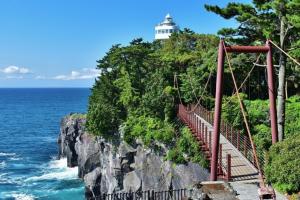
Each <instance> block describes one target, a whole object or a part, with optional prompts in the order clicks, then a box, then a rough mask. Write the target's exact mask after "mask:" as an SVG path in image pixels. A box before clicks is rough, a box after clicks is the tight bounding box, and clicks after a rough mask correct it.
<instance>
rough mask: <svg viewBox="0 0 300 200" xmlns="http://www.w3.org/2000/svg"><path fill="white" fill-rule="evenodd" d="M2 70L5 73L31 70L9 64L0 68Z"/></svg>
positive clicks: (22, 72) (19, 72)
mask: <svg viewBox="0 0 300 200" xmlns="http://www.w3.org/2000/svg"><path fill="white" fill-rule="evenodd" d="M0 72H2V73H4V74H28V73H30V70H29V69H28V68H25V67H17V66H13V65H11V66H8V67H5V68H2V69H0Z"/></svg>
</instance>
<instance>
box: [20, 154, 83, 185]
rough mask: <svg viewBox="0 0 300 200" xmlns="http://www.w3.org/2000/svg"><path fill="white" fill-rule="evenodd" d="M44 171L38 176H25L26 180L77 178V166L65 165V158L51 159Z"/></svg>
mask: <svg viewBox="0 0 300 200" xmlns="http://www.w3.org/2000/svg"><path fill="white" fill-rule="evenodd" d="M43 171H44V173H43V174H42V175H40V176H33V177H30V178H27V179H26V181H41V180H55V179H56V180H71V179H77V174H78V168H77V167H74V168H69V167H67V159H66V158H63V159H60V160H51V161H50V162H49V164H48V166H47V167H46V168H45V169H44V170H43Z"/></svg>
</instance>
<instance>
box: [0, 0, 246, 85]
mask: <svg viewBox="0 0 300 200" xmlns="http://www.w3.org/2000/svg"><path fill="white" fill-rule="evenodd" d="M228 2H229V1H227V0H188V1H186V0H42V1H40V0H26V1H23V0H1V1H0V87H91V86H92V85H93V83H94V79H95V76H97V73H98V72H97V70H95V67H96V60H98V59H100V58H101V57H102V56H103V55H104V54H105V52H106V51H107V50H108V49H109V48H110V47H111V45H113V44H117V43H120V44H128V42H130V41H131V40H132V39H133V38H137V37H142V38H144V39H145V40H147V41H152V40H153V38H154V26H155V25H156V24H157V23H159V22H160V21H162V20H163V18H164V16H165V15H166V14H167V13H170V14H171V15H172V16H173V17H174V20H175V21H176V22H177V24H178V25H179V26H180V27H181V28H185V27H187V28H190V29H192V30H194V31H195V32H198V33H216V32H217V31H218V30H219V29H220V28H222V27H231V26H235V23H234V21H226V20H224V19H222V18H220V17H219V16H216V15H215V14H213V13H209V12H207V11H206V10H205V9H204V4H218V5H220V6H224V5H226V4H227V3H228ZM237 2H250V1H248V0H241V1H237Z"/></svg>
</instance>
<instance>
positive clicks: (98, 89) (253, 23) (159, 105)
mask: <svg viewBox="0 0 300 200" xmlns="http://www.w3.org/2000/svg"><path fill="white" fill-rule="evenodd" d="M263 2H264V3H260V2H258V1H255V2H254V4H253V5H244V4H236V3H232V4H229V5H228V6H227V7H226V8H224V9H221V8H219V7H215V6H207V9H208V10H209V11H213V12H215V13H217V14H219V15H221V16H222V17H224V18H226V19H227V18H235V19H236V20H237V21H238V22H239V23H241V26H239V27H238V28H237V29H223V30H222V31H220V34H222V35H224V36H226V37H227V39H226V40H227V41H228V42H229V43H230V44H247V45H258V44H260V45H261V44H263V43H264V42H265V38H266V37H270V38H271V39H273V40H274V41H275V42H279V37H278V35H279V34H280V30H278V29H277V28H278V26H273V25H272V26H268V25H266V22H269V21H270V20H273V19H277V18H276V16H277V15H278V12H277V11H278V10H276V9H277V7H276V5H277V4H276V2H277V1H263ZM268 2H269V3H268ZM291 2H293V3H295V4H297V2H296V1H291ZM253 6H254V7H253ZM284 6H288V9H291V7H290V4H289V5H284ZM296 6H298V4H297V5H296ZM295 16H296V15H295V13H294V12H290V14H289V15H288V16H287V17H288V20H290V21H289V23H290V24H292V25H293V26H294V27H293V31H292V33H293V35H291V37H290V40H289V41H288V42H287V46H288V47H289V48H290V49H291V51H290V53H291V54H293V56H295V57H296V58H300V54H299V51H298V50H299V48H297V45H298V44H299V38H300V36H299V32H296V31H295V30H296V29H297V27H298V22H297V20H298V18H297V17H296V18H295ZM277 17H278V16H277ZM260 19H261V20H260ZM280 20H281V18H279V20H276V22H278V23H279V22H280ZM267 24H269V23H267ZM297 30H298V29H297ZM218 42H219V39H218V37H217V36H214V35H203V34H196V33H194V32H192V31H190V30H188V29H185V30H184V31H181V32H179V33H174V34H172V36H171V37H170V39H168V40H165V41H154V42H145V41H143V40H142V39H134V40H133V41H132V42H130V44H129V45H127V46H122V45H114V46H113V47H112V48H111V49H110V50H109V51H108V52H107V54H106V55H105V56H104V57H103V58H102V59H100V60H99V61H98V66H97V68H98V69H99V70H100V71H101V76H100V77H99V78H98V79H97V80H96V83H95V85H94V87H93V89H92V95H91V97H90V101H89V109H88V114H87V128H88V130H89V131H90V132H91V133H93V134H95V135H102V136H103V137H107V138H109V137H115V136H116V135H117V133H118V132H119V128H120V127H123V129H122V130H123V131H124V139H125V140H126V141H127V142H129V143H130V142H133V141H134V139H136V138H140V139H141V140H142V141H143V142H144V143H145V145H148V146H151V145H152V144H153V143H155V142H160V143H163V144H164V145H166V146H168V147H169V149H170V150H169V152H168V153H167V155H166V159H169V160H173V161H175V162H177V163H184V162H187V161H194V162H198V163H200V164H201V165H202V166H207V162H206V161H205V159H204V156H203V154H202V153H201V151H200V149H199V148H198V145H197V144H196V143H195V142H194V140H193V138H192V136H191V133H190V132H189V131H188V129H187V128H181V127H180V126H178V121H177V119H176V105H177V104H178V103H180V102H181V101H182V102H183V103H184V104H188V103H195V102H197V99H199V98H200V97H202V98H201V104H202V105H204V106H205V107H207V108H208V109H213V106H214V91H215V79H216V59H217V47H218ZM277 55H279V56H277ZM264 56H265V55H262V56H261V57H260V58H258V57H257V55H253V54H233V55H231V59H232V60H231V61H232V64H233V72H234V74H235V75H236V78H237V82H238V85H240V84H241V83H242V82H243V81H244V80H245V77H246V76H247V74H248V72H249V71H250V69H251V68H252V66H253V62H255V60H256V59H258V61H259V62H260V63H262V62H264V60H265V57H264ZM279 58H281V59H282V55H280V54H279V52H276V51H275V56H274V63H275V64H277V63H280V66H284V68H285V69H286V77H287V78H286V79H285V80H286V81H287V83H288V85H287V87H286V91H285V93H287V94H288V95H289V96H290V97H289V98H287V99H286V104H285V105H286V106H285V111H284V112H285V115H284V116H285V123H284V125H285V135H284V136H285V138H288V139H287V141H289V140H291V139H290V138H294V137H298V136H299V134H300V132H299V129H300V115H299V113H300V112H299V110H300V108H299V105H300V97H299V96H297V95H298V93H299V79H298V77H300V70H299V68H297V67H296V66H295V65H294V64H293V63H292V62H290V61H286V63H282V61H281V60H280V59H279ZM209 77H210V81H209V82H207V80H208V78H209ZM175 78H176V79H177V80H178V86H179V88H177V87H176V84H175V82H176V81H174V79H175ZM276 81H279V82H281V81H282V80H281V77H280V76H278V78H277V80H276ZM206 83H207V87H206V88H205V85H206ZM224 84H225V85H224V95H225V98H224V99H225V100H224V104H223V108H222V112H223V113H222V114H223V118H224V119H225V120H226V121H228V122H230V123H231V124H233V126H234V127H236V128H238V129H241V130H243V129H244V124H243V121H242V117H241V113H240V110H239V106H238V102H237V99H236V97H235V96H232V94H233V92H234V88H233V84H232V79H231V75H230V73H229V71H228V68H227V66H225V74H224ZM240 92H241V93H242V95H241V96H242V98H243V103H244V105H245V107H246V110H247V115H248V119H249V121H250V125H251V130H252V134H253V136H254V140H255V144H256V146H257V148H258V149H259V151H260V152H264V153H262V155H259V156H264V155H265V154H266V153H267V151H268V150H269V148H270V146H271V134H270V128H269V127H270V124H269V123H270V122H269V108H268V107H269V106H268V100H267V98H268V96H267V81H266V73H265V68H264V67H255V68H254V69H253V71H252V73H251V76H250V78H249V79H248V80H247V81H246V83H245V84H244V86H243V87H242V88H241V90H240ZM179 96H180V97H179ZM228 101H229V103H227V102H228ZM281 103H282V102H281ZM281 131H282V130H281ZM280 145H283V146H284V147H286V148H287V149H288V148H294V146H293V144H290V143H289V142H284V144H281V143H279V144H278V146H280ZM275 148H276V147H272V148H271V150H270V153H268V154H267V155H268V161H269V163H268V164H267V165H266V166H265V168H266V176H267V179H268V180H269V181H271V182H273V183H276V186H278V187H281V188H286V189H282V190H284V191H289V192H290V191H296V190H298V189H299V188H298V187H297V184H298V183H299V180H300V179H298V182H297V181H296V182H297V183H292V185H293V186H287V187H285V186H284V185H285V184H286V182H284V181H283V179H275V176H276V175H275V173H268V170H269V169H270V166H274V165H276V163H277V161H276V160H277V159H278V158H280V159H283V160H284V159H286V158H285V157H284V156H285V155H281V154H279V155H275V153H274V151H276V150H274V149H275ZM294 154H295V156H298V157H300V155H299V151H298V152H294ZM275 161H276V162H275ZM274 162H275V164H274ZM289 167H290V169H291V171H290V172H293V173H294V172H295V170H296V168H295V167H297V166H295V165H292V166H289ZM279 172H280V173H281V175H282V176H288V175H289V174H287V173H290V172H287V171H280V170H279ZM293 175H295V174H293ZM296 176H297V175H296ZM291 188H292V189H291ZM295 188H296V189H295ZM297 188H298V189H297Z"/></svg>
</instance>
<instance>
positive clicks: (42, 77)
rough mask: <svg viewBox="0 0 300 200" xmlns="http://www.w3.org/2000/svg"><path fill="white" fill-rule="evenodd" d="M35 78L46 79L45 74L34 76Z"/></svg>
mask: <svg viewBox="0 0 300 200" xmlns="http://www.w3.org/2000/svg"><path fill="white" fill-rule="evenodd" d="M34 78H35V79H38V80H42V79H46V77H45V76H41V75H38V76H36V77H34Z"/></svg>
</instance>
